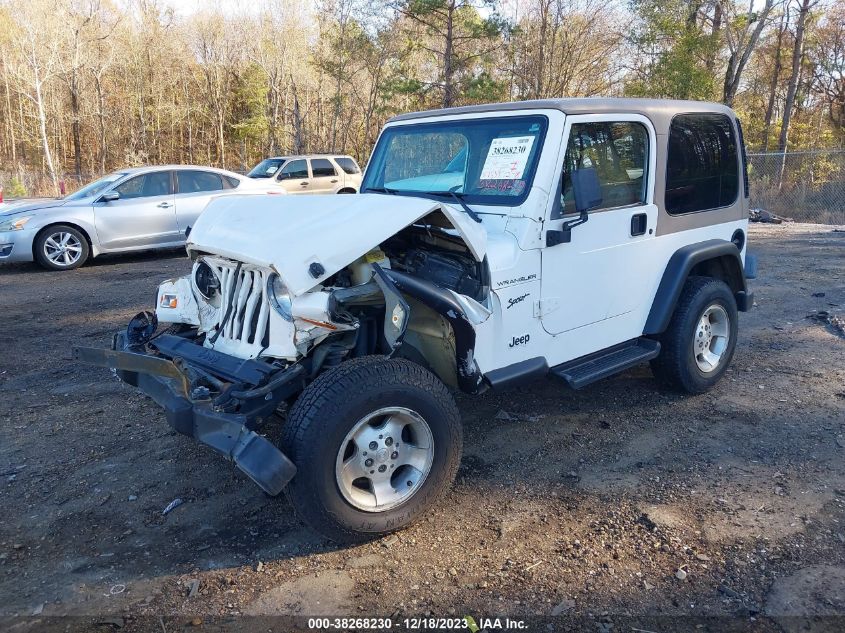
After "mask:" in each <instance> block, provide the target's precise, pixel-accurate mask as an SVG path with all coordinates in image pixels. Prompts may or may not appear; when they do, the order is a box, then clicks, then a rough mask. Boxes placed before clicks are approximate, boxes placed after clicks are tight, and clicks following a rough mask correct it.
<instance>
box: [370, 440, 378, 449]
mask: <svg viewBox="0 0 845 633" xmlns="http://www.w3.org/2000/svg"><path fill="white" fill-rule="evenodd" d="M377 448H378V442H375V441H374V442H370V450H371V451H374V450H376V449H377Z"/></svg>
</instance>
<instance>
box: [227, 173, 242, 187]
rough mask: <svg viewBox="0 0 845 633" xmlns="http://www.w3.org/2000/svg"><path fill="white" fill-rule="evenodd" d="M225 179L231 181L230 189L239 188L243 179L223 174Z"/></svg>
mask: <svg viewBox="0 0 845 633" xmlns="http://www.w3.org/2000/svg"><path fill="white" fill-rule="evenodd" d="M223 180H225V181H226V182H227V183H229V189H237V188H238V185H240V184H241V181H240V180H238V179H237V178H235V177H234V176H223Z"/></svg>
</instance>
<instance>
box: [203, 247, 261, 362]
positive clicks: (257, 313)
mask: <svg viewBox="0 0 845 633" xmlns="http://www.w3.org/2000/svg"><path fill="white" fill-rule="evenodd" d="M213 266H214V268H215V271H216V272H217V275H218V277H219V278H220V299H221V307H220V309H219V310H218V314H217V323H216V329H217V330H218V331H220V336H219V337H218V339H217V341H216V342H215V344H214V347H218V348H232V347H235V346H239V347H242V346H249V347H254V348H255V349H254V350H250V355H251V356H254V355H257V354H258V352H260V351H261V349H263V348H264V347H266V346H267V343H268V342H269V338H270V336H269V320H270V318H269V317H270V304H269V302H268V300H267V278H268V273H267V272H265V271H262V270H257V269H254V268H248V267H245V266H242V267H241V269H240V271H238V270H237V268H236V267H235V266H230V265H228V264H222V263H215V264H213ZM230 298H231V304H232V309H231V313H230V315H229V319H228V320H227V321H226V323H225V324H224V323H223V320H224V318H225V316H226V312H228V310H227V308H228V306H229V301H230ZM221 328H222V329H221Z"/></svg>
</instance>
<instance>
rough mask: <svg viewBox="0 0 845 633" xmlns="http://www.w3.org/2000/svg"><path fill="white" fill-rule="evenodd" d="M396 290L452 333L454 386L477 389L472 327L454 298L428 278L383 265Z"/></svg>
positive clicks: (479, 386)
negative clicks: (428, 310)
mask: <svg viewBox="0 0 845 633" xmlns="http://www.w3.org/2000/svg"><path fill="white" fill-rule="evenodd" d="M383 272H384V274H385V276H387V277H389V278H390V280H391V281H392V282H393V284H394V285H395V286H396V288H397V289H398V290H400V291H401V292H404V293H405V294H408V295H410V296H412V297H414V298H415V299H417V300H418V301H420V302H422V303H424V304H425V305H427V306H428V307H429V308H431V309H432V310H434V311H435V312H437V313H438V314H440V315H441V316H442V317H443V318H444V319H446V321H447V322H448V323H449V325H450V326H452V331H453V332H454V333H455V366H456V368H457V379H458V387H460V389H461V391H464V392H466V393H478V392H479V391H481V390H482V389H483V387H484V383H483V377H482V375H481V370H480V369H479V368H478V363H476V362H475V328H474V327H473V326H472V323H471V322H470V320H469V318H468V317H467V315H466V312H464V309H463V308H462V307H461V304H460V303H458V302H457V301H456V300H455V298H454V297H453V296H452V295H451V294H449V293H448V292H446V291H445V290H443V289H442V288H439V287H437V286H435V285H434V284H433V283H431V282H430V281H425V280H423V279H418V278H416V277H413V276H411V275H408V274H405V273H402V272H399V271H397V270H389V269H385V270H384V271H383Z"/></svg>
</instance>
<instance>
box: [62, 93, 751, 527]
mask: <svg viewBox="0 0 845 633" xmlns="http://www.w3.org/2000/svg"><path fill="white" fill-rule="evenodd" d="M744 158H745V157H744V150H743V143H742V131H741V127H740V125H739V121H738V120H737V119H736V117H735V115H734V113H733V112H732V111H731V110H730V109H729V108H727V107H725V106H723V105H721V104H709V103H697V102H686V101H685V102H675V101H665V100H639V99H559V100H546V101H535V102H522V103H507V104H493V105H485V106H471V107H462V108H454V109H448V110H437V111H432V112H421V113H416V114H409V115H403V116H399V117H396V118H394V119H392V120H391V121H390V122H388V124H387V126H386V127H385V129H384V130H383V131H382V134H381V136H380V137H379V140H378V143H377V145H376V147H375V149H374V151H373V154H372V158H371V160H370V162H369V164H368V166H367V172H366V174H365V177H364V180H363V184H362V191H363V192H364V193H362V194H361V195H358V196H350V197H345V198H340V197H337V198H318V197H299V198H296V199H290V200H286V201H285V203H284V204H283V205H279V204H278V201H276V200H273V199H272V198H270V197H267V198H264V199H261V200H257V201H255V203H252V202H251V203H250V204H248V205H247V204H244V203H243V202H242V201H239V200H237V199H234V198H231V199H227V200H216V201H214V202H213V203H211V204H210V205H209V208H208V209H207V210H206V212H205V213H204V214H203V216H202V217H201V218H200V220H199V221H198V222H197V224H196V226H195V227H194V231H193V232H192V233H191V236H190V239H189V242H188V246H187V248H188V252H189V254H190V256H191V258H192V259H193V260H194V268H193V271H192V273H191V275H188V276H186V277H184V278H182V279H178V280H171V281H167V282H164V283H163V284H162V285H161V286H160V287H159V292H158V298H157V303H156V313H157V316H158V318H160V319H161V320H162V321H165V322H168V323H173V324H176V325H174V326H173V329H172V330H171V331H170V332H165V333H161V334H160V335H157V336H156V338H155V339H154V340H151V337H152V336H153V333H154V332H155V330H156V325H157V320H156V315H153V314H151V313H142V314H140V315H138V316H136V317H135V319H133V321H132V322H131V323H130V324H129V327H128V328H127V331H126V333H125V334H118V335H117V336H116V337H115V341H114V350H108V351H106V350H91V349H79V350H77V352H76V354H77V357H78V358H80V359H82V360H85V361H87V362H92V363H94V364H99V365H102V366H106V367H112V368H115V369H117V370H119V375H120V376H121V377H122V378H123V379H124V380H125V381H126V382H128V383H129V384H132V385H136V386H138V387H139V388H141V389H142V390H143V391H144V392H146V393H147V394H149V395H151V396H152V397H153V398H154V399H155V400H156V401H157V402H158V403H159V404H160V405H162V406H163V407H164V409H165V412H166V415H167V419H168V421H169V423H170V424H171V425H172V426H173V427H174V428H175V429H176V430H178V431H180V432H182V433H185V434H187V435H191V436H193V437H195V438H196V439H197V440H199V441H200V442H203V443H205V444H207V445H209V446H211V447H212V448H214V449H215V450H217V451H219V452H220V453H222V454H223V455H225V456H227V457H228V458H229V459H231V460H232V461H233V462H234V463H235V464H236V465H237V466H238V468H240V469H241V470H242V471H243V472H244V473H246V474H247V475H248V476H249V477H250V478H251V479H252V480H253V481H254V482H255V483H257V484H258V485H259V486H260V487H261V488H262V489H263V490H264V491H266V492H268V493H270V494H278V493H279V492H281V491H282V490H283V489H285V490H286V491H287V494H288V496H289V497H290V498H291V500H292V502H293V506H294V507H295V508H296V510H297V512H298V513H299V514H300V515H301V516H302V517H303V518H304V519H305V520H307V521H308V522H309V523H310V524H311V525H312V526H313V527H314V528H315V529H317V530H319V531H320V532H322V533H323V534H325V535H327V536H328V537H330V538H332V539H335V540H339V541H359V540H363V539H367V538H370V537H372V536H376V535H380V534H384V533H386V532H390V531H393V530H396V529H399V528H401V527H403V526H405V525H408V524H409V523H411V522H412V521H413V520H414V519H415V518H417V517H418V516H420V515H421V514H422V513H424V512H425V511H426V510H427V509H428V508H429V507H430V506H431V505H432V504H433V503H434V501H435V499H437V497H438V496H439V495H440V494H441V493H442V492H443V490H444V489H445V488H446V487H447V486H448V485H449V483H450V482H451V481H452V479H453V477H454V475H455V472H456V470H457V467H458V463H459V461H460V454H461V448H462V433H461V424H460V420H459V415H458V410H457V407H456V406H455V402H454V400H453V399H452V396H451V394H450V393H449V391H448V388H447V387H451V388H454V389H459V390H461V391H463V392H465V393H469V394H478V393H481V392H482V391H484V390H486V389H488V388H493V389H502V388H505V387H509V386H513V385H519V384H521V383H523V382H524V381H527V380H529V379H534V378H540V377H546V376H550V377H554V378H557V379H560V380H561V381H562V384H567V385H569V386H570V387H572V388H576V389H578V388H581V387H583V386H585V385H588V384H590V383H592V382H594V381H596V380H599V379H602V378H605V377H607V376H610V375H613V374H615V373H617V372H620V371H623V370H625V369H627V368H630V367H632V366H634V365H637V364H639V363H644V362H649V361H650V362H651V366H652V369H653V373H654V374H655V376H656V377H657V378H658V379H659V380H660V381H661V382H663V383H664V384H665V385H667V386H669V387H672V388H674V389H677V390H680V391H684V392H687V393H701V392H704V391H706V390H707V389H710V388H711V387H713V386H714V385H715V384H716V383H717V382H718V381H719V379H720V378H721V377H722V376H723V375H724V372H725V371H726V370H727V368H728V366H729V364H730V362H731V359H732V357H733V353H734V349H735V346H736V341H737V333H738V329H737V328H738V314H737V313H738V311H746V310H749V309H750V308H751V306H752V304H753V295H752V293H751V292H750V291H749V290H748V287H747V284H746V278H745V267H744V263H745V258H746V239H745V236H746V230H747V226H748V185H747V182H748V181H747V174H746V170H745V160H744ZM444 179H447V180H448V181H449V182H450V183H451V186H449V188H448V189H440V188H439V187H442V186H443V185H442V181H443V180H444ZM435 187H437V188H435ZM126 352H129V353H126ZM281 402H292V403H293V404H292V407H291V409H290V410H289V413H288V415H287V419H286V421H285V423H284V427H283V433H282V439H281V442H280V445H279V446H278V447H276V446H274V445H273V444H271V443H270V441H268V440H267V439H266V438H265V437H264V436H262V435H259V434H258V432H257V429H258V427H259V426H260V425H261V424H262V423H264V422H265V421H266V420H267V419H268V417H269V416H270V415H271V414H272V413H273V411H274V410H275V409H276V408H277V406H278V405H279V404H280V403H281Z"/></svg>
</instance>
